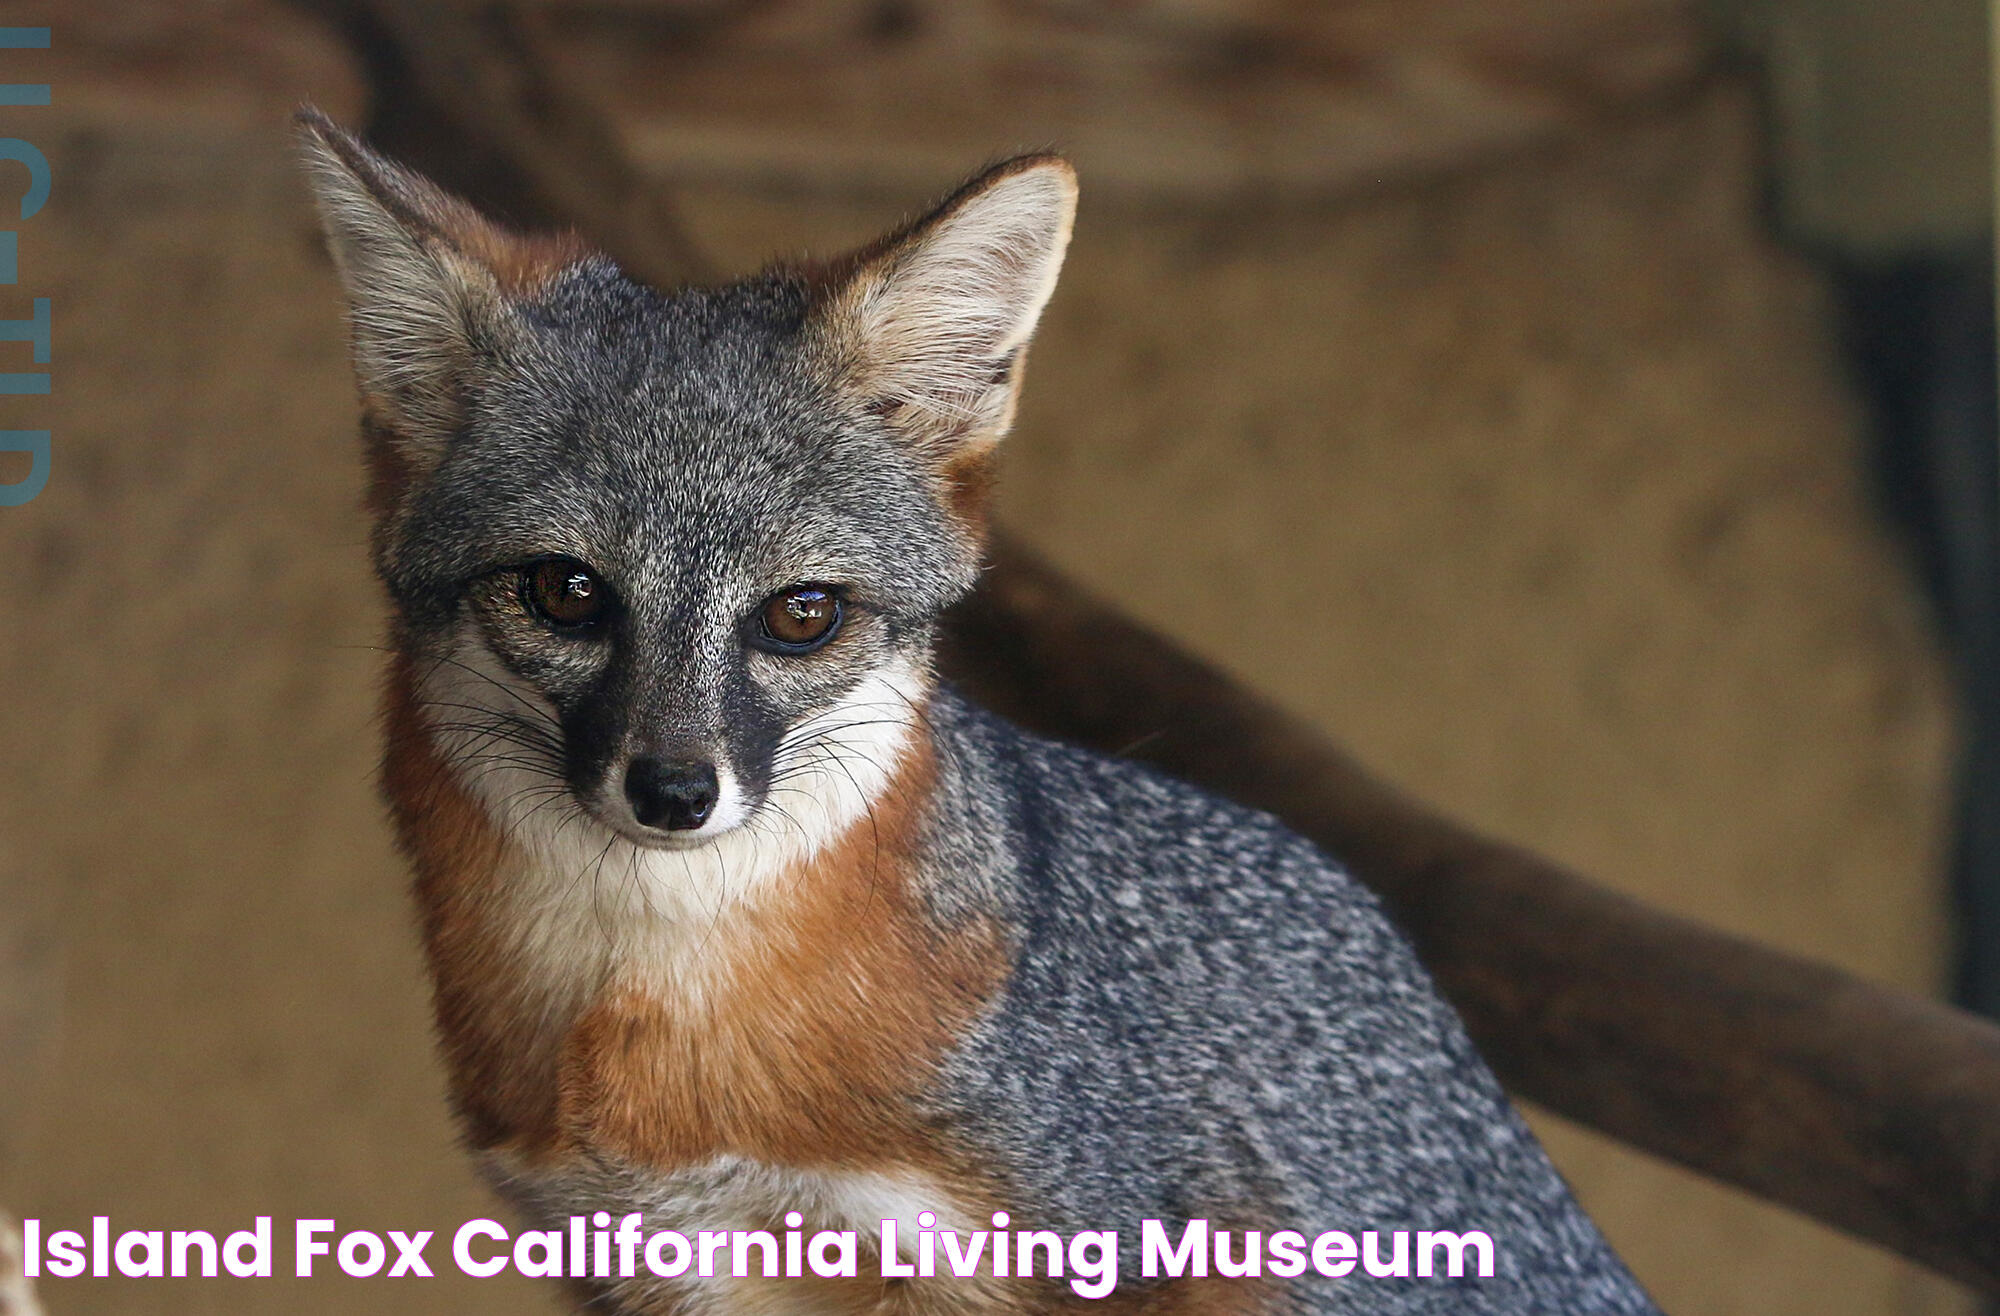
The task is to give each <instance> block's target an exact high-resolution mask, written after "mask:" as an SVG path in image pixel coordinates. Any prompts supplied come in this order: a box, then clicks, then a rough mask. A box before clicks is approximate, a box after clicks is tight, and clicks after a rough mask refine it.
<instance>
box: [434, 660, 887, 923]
mask: <svg viewBox="0 0 2000 1316" xmlns="http://www.w3.org/2000/svg"><path fill="white" fill-rule="evenodd" d="M924 692H925V681H924V677H923V674H922V673H921V672H919V671H917V670H913V669H912V668H911V667H910V666H909V665H908V664H906V663H903V662H900V661H899V662H893V663H890V664H888V665H886V666H884V667H881V668H878V669H877V670H876V671H874V672H872V673H870V674H869V675H868V676H867V677H865V678H863V680H862V681H861V682H860V683H859V684H858V685H857V686H855V688H854V689H853V690H851V691H850V692H849V693H848V694H847V695H846V696H845V697H844V698H843V699H842V700H841V701H840V703H839V704H838V705H836V706H835V707H833V708H831V709H827V710H824V711H822V712H820V713H818V714H816V715H814V716H813V717H812V718H811V719H810V721H809V722H808V723H806V724H805V730H806V732H807V734H806V736H804V737H800V736H798V735H796V734H795V733H787V734H786V737H785V739H784V740H783V741H782V742H781V743H780V745H779V748H778V752H777V755H776V759H775V761H774V763H773V767H772V780H773V785H772V788H771V791H770V795H769V798H768V799H767V800H766V801H765V803H764V804H763V806H762V807H760V808H758V809H756V810H754V811H752V810H751V809H750V807H749V804H748V801H747V799H746V798H745V793H744V791H743V788H742V785H741V783H739V782H738V781H737V780H736V779H735V777H734V775H733V774H731V773H729V772H728V771H727V769H726V768H721V769H718V773H719V775H720V778H721V779H720V782H719V785H720V787H721V790H720V793H719V797H718V799H717V802H716V807H715V812H714V815H713V816H712V817H711V818H710V819H709V820H708V822H707V823H706V824H704V825H703V826H702V827H700V828H699V829H697V830H694V831H689V832H683V833H679V834H678V837H679V838H681V839H679V840H678V842H677V843H675V844H673V845H672V846H671V848H663V847H657V846H646V845H641V844H638V843H636V842H634V841H632V840H630V839H628V838H627V837H626V836H624V835H621V834H620V833H619V832H617V831H614V830H613V829H611V828H609V827H607V826H605V825H604V824H603V823H601V822H599V821H598V820H597V819H596V818H595V817H593V816H592V815H590V814H589V813H587V812H586V811H585V810H584V809H583V808H582V807H581V806H580V805H579V804H578V803H577V801H576V800H575V799H574V798H573V797H572V796H571V795H570V793H569V790H568V788H567V787H566V786H565V785H564V784H563V783H562V781H561V779H560V778H559V777H555V776H552V775H551V772H550V771H538V770H536V769H535V768H532V767H529V766H526V765H523V764H518V763H513V762H507V761H504V758H501V757H484V756H486V755H500V756H507V755H511V754H513V753H515V751H514V749H513V748H512V747H511V746H508V745H505V744H501V745H498V746H495V745H493V744H492V743H491V742H490V740H487V739H485V738H483V737H482V735H481V733H480V732H479V731H477V730H471V729H465V728H462V727H457V726H454V725H451V724H452V723H454V722H456V721H458V720H460V719H462V718H463V717H465V716H466V714H464V713H462V712H461V711H460V710H462V709H463V708H465V707H466V706H472V707H476V708H479V709H483V710H487V711H489V712H491V713H493V714H495V715H499V714H503V713H506V712H508V711H509V710H512V711H513V712H515V713H521V712H523V711H524V709H523V705H522V701H526V702H527V703H528V704H532V705H533V706H534V707H535V708H536V709H537V710H539V711H541V712H544V713H548V714H549V716H550V719H551V724H552V723H553V711H552V710H551V709H550V708H549V706H548V704H547V702H546V701H545V700H544V699H543V698H542V697H541V695H540V694H539V693H538V692H536V691H534V690H533V689H531V688H528V687H525V686H524V685H523V684H522V683H521V682H520V681H518V680H517V679H516V678H515V677H514V676H513V674H512V673H510V672H508V671H507V670H506V668H505V667H504V666H502V665H501V664H500V662H499V661H498V660H497V659H495V658H494V657H493V655H492V654H491V652H490V651H489V650H488V649H487V648H486V646H485V645H484V644H483V643H480V642H478V641H477V640H471V641H469V642H467V643H464V644H462V645H460V646H459V650H458V652H457V653H456V654H455V655H454V660H453V661H450V662H443V663H439V664H436V665H435V666H434V667H432V668H431V670H430V671H429V672H427V673H425V674H424V675H423V676H422V678H421V680H420V682H419V691H418V693H419V695H420V697H421V698H422V699H423V700H424V702H425V705H426V707H431V708H438V709H442V710H444V711H443V712H441V713H439V714H437V715H436V716H435V717H434V718H433V719H432V735H433V737H434V738H435V740H436V742H437V744H438V746H439V748H440V749H442V750H443V751H444V753H445V756H446V758H447V759H448V760H450V761H451V762H452V764H453V765H454V767H455V768H456V769H457V771H458V774H459V776H460V778H461V779H462V780H463V781H464V782H465V784H466V786H467V787H468V789H470V790H471V791H472V793H473V794H474V796H475V797H476V798H478V799H479V801H480V802H481V803H482V804H484V805H485V807H486V809H487V811H488V812H489V813H490V814H491V815H492V817H493V818H494V820H495V821H496V822H497V823H499V825H500V826H501V828H502V829H503V830H504V831H505V832H506V833H507V834H508V836H509V837H510V839H512V840H513V842H514V843H515V845H516V846H517V847H519V849H520V850H521V851H522V852H523V854H524V855H525V856H526V858H527V859H528V861H529V863H528V867H529V869H530V870H531V872H530V873H529V874H525V875H524V877H526V878H527V880H528V881H529V882H530V883H531V884H532V885H534V886H537V887H539V888H540V890H539V891H536V892H530V891H523V892H522V893H521V894H522V895H523V896H524V897H526V898H527V899H528V900H529V901H530V902H531V903H532V904H534V905H536V906H539V907H541V909H542V911H543V912H544V913H546V914H549V915H554V916H557V917H560V914H561V912H562V911H561V910H559V909H557V908H552V907H551V906H552V905H570V904H579V905H581V909H580V911H578V912H582V913H585V914H587V915H588V916H589V917H590V918H591V920H592V922H593V923H595V924H596V925H597V926H598V927H599V928H601V929H603V930H604V931H611V930H612V929H614V928H616V929H620V930H623V931H625V932H628V933H632V934H637V935H639V936H642V937H643V936H645V933H646V931H647V930H649V929H650V930H651V932H652V933H653V934H654V935H657V934H658V932H659V931H660V930H661V929H660V928H659V927H658V926H657V925H659V924H662V923H664V924H667V925H678V926H681V927H685V928H692V930H693V931H694V932H695V933H696V934H697V935H700V934H701V932H702V930H704V929H707V928H710V927H712V926H713V925H714V924H715V922H716V920H717V919H718V918H719V917H720V916H721V915H722V914H723V913H724V912H725V911H726V910H727V909H728V908H729V907H730V906H731V905H734V904H738V903H741V902H743V901H745V900H748V899H750V898H752V897H754V896H755V895H756V893H757V892H758V891H759V890H760V889H761V888H763V887H764V886H765V885H766V884H767V883H768V882H769V880H770V879H771V878H773V877H775V876H777V875H778V874H781V873H784V872H786V871H788V870H790V869H793V868H795V867H796V866H797V865H799V864H801V863H803V862H805V861H806V860H808V859H810V858H811V857H812V856H813V855H815V854H817V853H818V852H819V851H820V850H822V849H823V848H824V847H825V846H827V845H828V844H829V843H831V842H832V841H834V840H835V839H837V838H838V837H839V836H840V835H841V834H842V833H844V832H846V831H847V829H848V828H849V827H851V826H853V825H854V824H855V823H856V822H858V821H859V820H860V819H862V818H863V817H864V816H866V814H867V812H868V809H869V807H870V806H871V805H872V804H873V803H874V801H875V800H876V799H877V798H878V797H879V796H880V795H881V793H882V791H883V789H884V788H885V787H886V786H887V785H888V783H889V781H890V779H891V777H892V776H893V775H894V773H895V770H896V767H897V764H898V763H899V762H900V761H901V759H902V756H903V753H904V752H905V750H906V748H907V746H908V745H909V743H910V738H911V736H912V734H914V727H913V724H914V722H915V719H916V717H917V716H918V714H917V711H916V710H917V709H918V708H919V707H921V705H922V698H923V695H924ZM452 705H457V706H458V708H457V709H454V708H452V707H451V706H452ZM647 939H650V938H647Z"/></svg>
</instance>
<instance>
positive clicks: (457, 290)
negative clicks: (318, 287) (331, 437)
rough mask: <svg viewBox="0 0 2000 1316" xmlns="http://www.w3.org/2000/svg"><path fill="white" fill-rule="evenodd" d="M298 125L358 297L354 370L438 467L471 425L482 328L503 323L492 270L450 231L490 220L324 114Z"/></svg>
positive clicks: (404, 451)
mask: <svg viewBox="0 0 2000 1316" xmlns="http://www.w3.org/2000/svg"><path fill="white" fill-rule="evenodd" d="M299 122H300V129H301V131H300V136H301V139H302V142H303V145H304V148H305V154H306V167H307V173H308V176H309V178H310V179H311V182H312V188H313V194H314V197H315V199H316V200H317V202H318V206H319V213H320V220H321V223H322V225H323V227H324V229H325V232H326V238H327V247H328V249H329V250H330V251H331V253H332V255H333V260H334V264H335V266H336V267H337V268H338V269H339V271H340V277H341V281H342V283H343V284H344V285H345V286H346V290H347V300H348V313H349V323H350V326H351V329H352V337H353V348H354V369H355V375H356V377H357V378H358V380H359V382H360V385H361V391H362V393H363V394H364V395H365V396H366V397H367V398H368V399H369V400H370V402H371V403H372V404H374V405H375V406H377V407H379V408H384V409H386V411H387V413H388V414H386V415H383V416H382V417H381V418H380V419H381V420H382V421H384V422H385V423H386V427H387V428H388V430H389V431H390V433H391V435H392V436H393V441H394V442H395V443H396V444H397V445H398V448H399V450H400V452H401V455H402V456H404V457H405V458H406V459H410V460H412V461H413V462H414V463H415V464H416V465H417V466H418V467H419V468H424V467H428V466H430V465H432V464H434V463H435V461H436V459H437V458H438V457H440V456H442V454H443V451H444V447H445V445H446V444H447V443H448V442H449V441H450V437H451V435H452V433H453V431H454V430H455V428H456V427H457V424H458V422H459V420H460V389H461V385H462V382H463V378H464V373H465V371H466V370H467V369H468V368H470V366H471V364H472V357H473V348H474V335H475V332H476V328H477V327H485V328H487V329H489V330H490V329H494V328H497V325H498V321H499V314H498V312H499V310H500V295H499V289H498V285H497V283H496V281H495V279H494V277H493V274H492V272H491V271H490V270H488V269H486V268H485V267H483V266H482V265H481V264H480V263H479V262H478V261H475V260H471V259H468V258H467V257H466V256H465V255H464V254H462V253H461V252H459V251H457V250H455V249H454V246H453V244H452V243H451V242H450V241H449V240H448V237H447V236H446V235H447V232H448V225H449V224H451V223H452V222H453V221H458V222H461V223H463V222H467V221H470V222H473V223H481V224H483V221H480V220H478V218H477V216H474V215H472V214H471V212H470V210H469V209H468V208H467V207H466V206H465V205H464V204H463V203H462V202H459V201H456V200H455V199H453V198H451V197H449V196H447V195H446V194H445V193H443V192H442V191H440V190H439V189H438V188H436V187H434V186H433V185H432V184H430V183H429V182H428V181H426V180H425V179H423V178H421V177H419V176H418V175H416V174H414V173H411V172H410V171H408V170H406V169H403V168H401V167H400V166H397V165H395V164H392V163H390V162H389V161H387V160H385V159H383V158H382V157H381V156H379V155H376V154H375V153H374V152H372V151H370V150H368V148H366V147H364V146H362V145H361V144H360V142H358V141H357V140H355V139H354V138H353V137H351V136H350V135H348V134H347V133H345V132H343V131H341V130H340V129H339V128H337V127H335V126H334V125H333V124H332V123H331V122H329V121H328V120H326V119H325V118H323V117H321V116H319V115H317V114H316V113H313V112H311V111H307V112H304V113H302V114H301V115H300V116H299Z"/></svg>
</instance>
